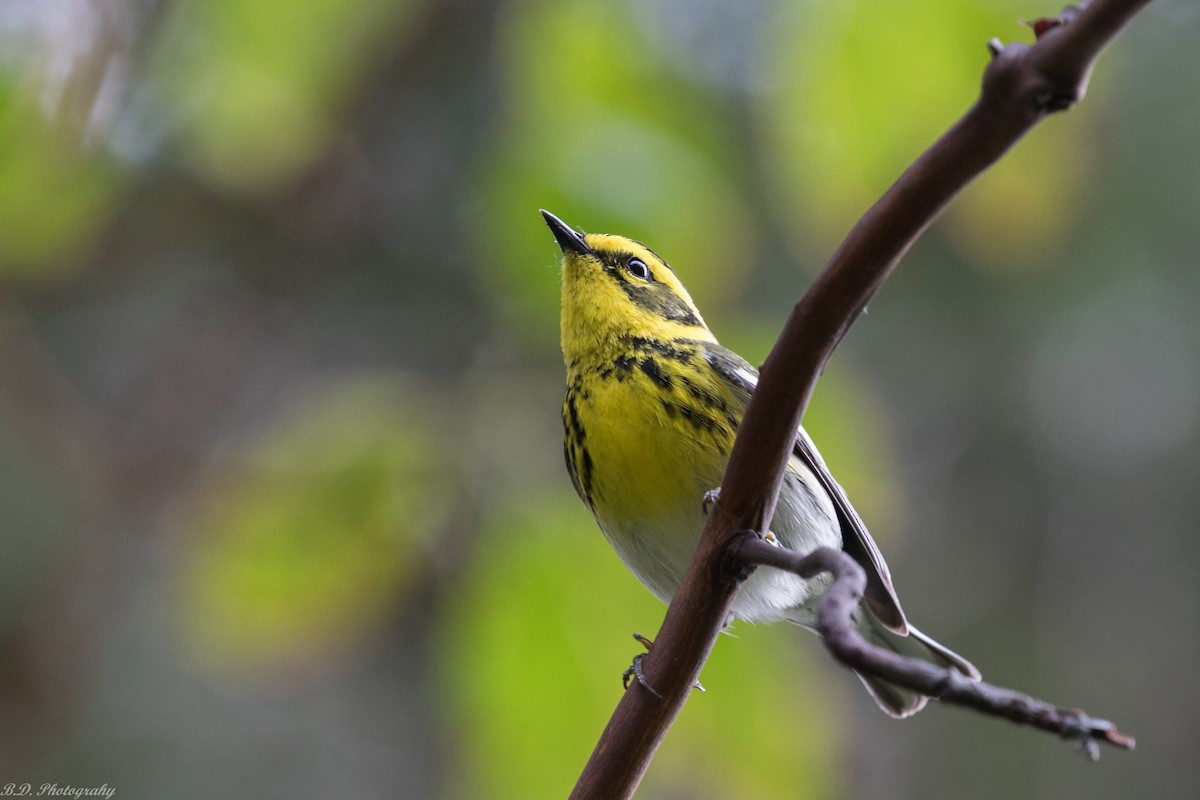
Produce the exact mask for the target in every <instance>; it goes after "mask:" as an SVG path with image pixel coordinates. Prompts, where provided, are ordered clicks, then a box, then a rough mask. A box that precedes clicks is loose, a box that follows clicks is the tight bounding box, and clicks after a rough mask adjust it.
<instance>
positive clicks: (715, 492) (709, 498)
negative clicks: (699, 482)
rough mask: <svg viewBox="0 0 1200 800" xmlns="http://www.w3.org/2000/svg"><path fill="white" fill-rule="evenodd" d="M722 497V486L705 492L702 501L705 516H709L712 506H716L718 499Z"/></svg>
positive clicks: (701, 506) (701, 505) (701, 507)
mask: <svg viewBox="0 0 1200 800" xmlns="http://www.w3.org/2000/svg"><path fill="white" fill-rule="evenodd" d="M720 499H721V487H720V486H718V487H717V488H715V489H709V490H708V491H707V492H705V493H704V500H703V501H701V503H700V509H701V510H702V511H703V512H704V515H705V516H708V512H709V511H712V507H713V506H715V505H716V504H717V501H718V500H720Z"/></svg>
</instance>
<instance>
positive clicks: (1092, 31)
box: [571, 0, 1149, 800]
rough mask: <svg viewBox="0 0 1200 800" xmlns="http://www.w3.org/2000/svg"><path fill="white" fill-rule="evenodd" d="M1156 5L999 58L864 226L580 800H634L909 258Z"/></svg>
mask: <svg viewBox="0 0 1200 800" xmlns="http://www.w3.org/2000/svg"><path fill="white" fill-rule="evenodd" d="M1148 2H1149V0H1093V2H1090V3H1087V4H1083V3H1081V4H1080V5H1079V6H1078V7H1071V8H1070V9H1068V10H1067V11H1065V12H1064V13H1063V16H1062V18H1061V21H1062V22H1063V23H1065V24H1052V25H1040V26H1039V27H1038V28H1037V29H1036V32H1037V34H1038V39H1037V42H1036V43H1035V44H1033V45H1024V44H1010V45H1001V44H1000V43H999V42H997V41H994V40H993V42H991V43H989V45H988V50H989V51H990V52H991V53H992V60H991V61H990V62H989V64H988V66H987V68H986V70H985V71H984V76H983V83H982V89H981V93H980V97H979V99H978V100H977V101H976V103H975V104H974V105H973V106H972V107H971V108H970V110H968V111H967V113H966V114H965V115H964V116H963V117H962V118H961V119H960V120H959V121H958V122H957V123H956V124H955V125H954V126H953V127H952V128H951V129H950V130H949V131H947V132H946V133H945V134H944V135H943V136H942V137H941V138H940V139H939V140H938V141H937V142H935V143H934V145H933V146H932V147H930V148H929V150H927V151H926V152H925V153H924V154H922V155H921V157H920V158H918V159H917V161H916V162H914V163H913V165H912V166H910V167H909V168H908V169H907V170H906V171H905V172H904V174H903V175H901V176H900V179H899V180H898V181H897V182H896V183H895V184H894V185H893V186H892V187H891V188H890V189H889V190H888V191H887V192H886V193H885V194H884V196H883V197H882V198H880V200H879V201H878V202H877V203H876V204H875V205H874V206H872V207H871V209H870V210H868V211H867V213H866V214H865V215H864V216H863V218H862V219H861V220H859V222H858V224H857V225H855V227H854V228H853V230H851V232H850V234H849V235H848V236H847V238H846V239H845V241H844V242H843V243H842V245H841V247H840V248H838V250H837V252H836V253H834V255H833V257H832V259H831V260H830V262H829V263H828V264H827V265H826V267H825V269H824V270H823V271H822V273H821V275H820V276H819V277H818V278H817V280H816V281H814V283H813V285H812V286H811V287H810V288H809V290H808V291H807V292H806V293H805V295H804V297H803V298H801V300H800V302H799V303H797V305H796V307H795V308H794V309H793V311H792V314H791V316H790V317H789V319H788V321H787V324H786V325H785V327H784V329H783V332H782V333H781V334H780V337H779V340H778V341H777V342H776V344H775V347H774V348H773V349H772V350H771V353H770V355H769V356H768V357H767V360H766V361H765V362H764V364H763V367H762V371H761V375H760V377H759V382H758V386H757V388H756V389H755V391H754V394H753V396H752V397H751V399H750V404H749V407H748V408H747V410H746V415H745V418H744V419H743V421H742V425H741V428H740V430H739V432H738V436H737V440H736V442H735V443H734V447H733V452H732V453H731V455H730V459H729V466H728V468H727V470H726V472H725V477H724V480H723V481H722V484H721V487H722V491H721V502H720V503H718V504H717V505H716V506H715V508H714V509H713V510H712V512H711V513H710V514H709V516H708V523H707V525H706V526H705V528H704V533H703V534H702V536H701V540H700V544H699V546H698V547H697V550H696V554H695V556H694V557H693V558H692V562H691V565H690V566H689V568H688V571H687V573H686V574H685V575H684V578H683V581H682V583H681V584H680V586H679V589H678V590H677V591H676V593H675V597H674V598H673V599H672V601H671V605H670V607H669V608H668V609H667V615H666V618H665V620H664V621H663V626H662V628H661V629H660V630H659V633H658V635H657V636H656V637H655V644H654V649H653V651H651V653H650V654H649V655H647V656H646V658H645V660H644V661H643V662H642V668H643V671H644V674H645V675H646V677H647V680H648V682H649V683H650V684H651V685H653V686H654V687H655V688H656V689H657V690H658V692H659V693H660V694H661V695H662V697H661V698H658V697H655V696H654V695H652V694H651V693H650V692H649V691H646V689H645V688H644V687H643V686H642V685H641V684H640V683H637V682H635V683H634V684H632V685H631V686H630V688H629V690H628V691H627V692H626V693H625V694H624V695H623V696H622V698H621V701H620V703H619V704H618V706H617V709H616V711H615V712H614V713H613V716H612V718H611V719H610V720H609V724H608V726H607V727H606V728H605V730H604V733H603V734H601V737H600V741H599V742H598V743H597V745H596V749H595V750H594V751H593V753H592V757H591V759H590V760H589V761H588V763H587V765H586V766H585V768H584V770H583V773H582V774H581V775H580V777H579V781H578V782H577V783H576V785H575V789H574V790H573V791H572V793H571V797H572V798H576V800H582V799H583V798H606V799H607V798H625V797H630V796H631V795H632V794H633V791H634V789H636V788H637V785H638V783H639V782H640V781H641V778H642V775H643V774H644V773H645V771H646V769H647V767H648V766H649V764H650V761H651V759H652V758H653V756H654V752H655V750H656V749H657V747H658V745H659V743H660V742H661V741H662V739H663V737H664V736H665V735H666V732H667V729H668V728H669V727H670V725H671V723H672V722H673V721H674V719H675V717H676V716H677V715H678V714H679V711H680V710H681V709H682V708H683V703H684V701H685V700H686V699H687V696H688V694H689V692H690V690H691V687H692V685H693V684H694V683H695V681H696V680H697V678H698V677H699V673H700V668H701V666H702V665H703V663H704V660H705V659H706V658H707V657H708V653H709V652H710V651H711V649H712V646H713V644H714V643H715V642H716V639H717V636H718V635H719V633H720V630H721V626H722V625H723V624H724V623H725V621H726V619H727V618H728V616H729V610H730V608H731V606H732V603H733V598H734V595H735V593H736V591H737V581H734V580H731V579H730V576H729V572H728V571H726V570H723V569H722V565H723V564H725V563H727V562H726V559H727V558H728V553H727V551H726V547H727V545H728V544H729V543H730V542H731V541H732V540H733V538H734V537H735V536H736V535H737V534H738V533H739V532H741V531H746V530H766V529H767V528H768V526H769V525H770V520H771V517H772V515H773V513H774V508H775V502H776V499H777V498H778V495H779V487H780V484H781V482H782V480H783V472H784V467H785V465H786V463H787V459H788V456H789V454H790V452H791V449H792V443H793V438H794V435H795V431H796V429H797V427H798V426H799V425H800V421H801V418H802V417H803V414H804V409H805V408H806V406H807V404H808V399H809V397H810V396H811V394H812V389H813V386H814V385H815V384H816V380H817V377H818V376H819V375H820V374H821V371H822V369H823V368H824V366H825V363H826V362H827V361H828V359H829V356H830V355H831V354H832V352H833V350H834V348H835V347H836V346H837V344H838V342H840V341H841V339H842V336H843V335H844V334H845V332H846V331H847V330H848V329H849V327H850V325H851V324H852V323H853V322H854V320H855V319H857V317H858V315H859V313H860V312H861V311H862V309H863V308H865V307H866V304H867V301H868V300H869V299H870V298H871V297H872V296H873V295H874V293H875V291H876V290H877V289H878V288H879V287H880V285H882V283H883V281H884V280H886V279H887V277H888V276H889V275H890V274H891V272H892V270H893V269H894V268H895V266H896V264H897V263H898V262H899V260H900V258H901V257H902V256H903V255H904V253H905V252H907V250H908V248H909V247H910V246H911V245H912V244H913V242H915V241H916V239H917V238H918V237H919V236H920V234H921V233H922V232H923V231H924V230H925V228H926V227H928V226H929V224H930V223H931V222H932V221H933V220H934V219H935V218H936V217H937V215H938V214H939V213H940V212H941V211H942V209H943V208H945V206H946V205H947V204H948V203H949V202H950V201H951V200H952V199H953V198H954V196H955V195H957V194H958V193H959V192H960V191H962V189H963V188H965V187H966V186H967V185H968V184H969V183H970V182H971V181H972V180H974V179H975V178H976V177H978V176H979V175H980V174H981V173H982V172H983V171H984V170H986V169H987V168H988V167H990V166H991V165H992V164H994V163H995V162H996V161H998V160H999V159H1000V157H1001V156H1003V155H1004V153H1005V152H1007V150H1008V149H1009V148H1010V147H1012V145H1013V144H1015V143H1016V142H1017V140H1019V139H1020V138H1021V137H1022V136H1024V135H1025V133H1026V132H1028V131H1029V130H1030V128H1032V127H1033V126H1034V125H1036V124H1037V123H1038V122H1040V121H1041V120H1042V119H1044V118H1045V117H1046V116H1047V115H1048V114H1050V113H1052V112H1054V111H1058V110H1062V109H1064V108H1067V107H1069V106H1070V105H1071V104H1073V103H1074V102H1076V101H1077V100H1078V99H1079V98H1081V97H1083V95H1084V92H1085V90H1086V86H1087V79H1088V76H1089V75H1090V73H1091V69H1092V63H1093V61H1094V59H1095V58H1096V56H1097V55H1098V54H1099V52H1100V51H1101V50H1102V49H1103V48H1104V47H1105V46H1106V45H1107V44H1108V43H1109V41H1111V40H1112V38H1113V37H1115V36H1116V35H1117V33H1119V32H1120V30H1121V29H1122V28H1123V27H1124V26H1125V24H1126V23H1128V21H1129V20H1130V19H1132V17H1133V16H1134V15H1135V14H1136V13H1137V12H1138V11H1139V10H1140V9H1141V8H1142V7H1143V6H1145V5H1146V4H1147V3H1148Z"/></svg>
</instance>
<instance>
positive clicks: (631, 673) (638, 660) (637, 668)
mask: <svg viewBox="0 0 1200 800" xmlns="http://www.w3.org/2000/svg"><path fill="white" fill-rule="evenodd" d="M633 638H634V639H636V640H637V641H638V642H639V643H640V644H641V645H642V647H644V648H646V653H648V652H650V648H652V647H653V646H654V642H652V641H650V640H649V639H647V638H646V637H645V636H642V635H641V634H640V633H635V634H634V635H633ZM646 653H638V654H637V655H636V656H634V657H633V663H632V664H630V665H629V668H628V669H626V670H625V671H624V672H623V673H621V685H622V686H623V687H625V688H626V689H628V688H629V682H630V680H637V682H638V683H640V684H641V685H642V688H643V689H645V690H646V691H648V692H649V693H650V694H652V695H654V696H655V697H657V698H659V699H662V695H661V694H659V693H658V690H656V689H655V688H654V687H653V686H651V685H650V681H648V680H646V673H644V672H643V671H642V659H644V658H645V657H646ZM692 688H693V689H699V690H700V691H702V692H703V691H705V689H704V687H703V686H701V685H700V681H696V682H695V683H693V684H692Z"/></svg>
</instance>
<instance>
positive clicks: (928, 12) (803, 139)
mask: <svg viewBox="0 0 1200 800" xmlns="http://www.w3.org/2000/svg"><path fill="white" fill-rule="evenodd" d="M781 8H782V9H783V14H782V19H781V20H780V24H779V26H778V29H777V37H776V40H775V45H774V48H773V52H772V54H771V59H772V61H773V64H774V66H773V68H772V69H771V74H773V75H777V76H779V81H780V84H779V88H778V91H777V93H775V94H774V95H772V96H771V97H770V100H769V102H765V103H763V104H762V109H761V110H762V113H761V115H760V121H761V123H762V126H763V131H764V134H765V136H764V143H765V144H766V145H767V146H768V147H769V148H770V153H771V159H772V165H773V166H774V167H775V168H776V169H775V170H774V171H773V172H772V173H771V175H769V176H768V177H769V178H771V179H773V187H772V188H773V190H774V191H775V192H776V193H778V195H779V196H780V198H781V200H780V207H781V208H783V209H786V211H785V213H784V216H785V219H786V220H787V221H788V222H787V224H786V225H784V226H783V227H784V229H785V230H795V231H796V232H797V234H799V235H803V236H805V237H815V238H816V239H817V241H819V242H820V243H821V247H822V248H823V249H832V248H833V247H834V246H836V244H837V243H838V242H839V241H840V240H841V238H842V237H843V236H845V234H846V233H847V232H848V231H849V229H850V226H851V225H852V224H853V223H854V221H855V220H856V219H857V218H858V217H859V216H860V215H861V214H862V213H863V212H865V211H866V210H867V208H868V207H869V206H870V205H871V203H873V202H874V201H875V200H876V199H877V198H878V197H879V196H880V195H881V194H882V193H883V191H884V190H885V189H887V187H888V186H889V185H891V183H892V182H893V181H895V179H896V178H897V177H899V175H900V173H901V172H902V171H903V169H904V168H905V167H907V166H908V165H909V164H910V163H911V162H912V160H913V159H914V158H916V156H917V155H918V154H920V152H921V151H922V150H924V149H925V148H926V147H928V146H929V145H930V144H932V143H933V142H934V140H935V139H936V138H937V137H938V136H939V135H941V133H942V132H943V131H945V130H946V128H947V127H949V125H950V124H951V123H952V122H953V121H954V120H955V119H956V118H957V117H958V116H960V115H961V114H962V113H963V112H965V111H966V110H967V108H968V107H969V106H970V104H971V103H973V102H974V100H975V98H976V97H977V96H978V92H979V82H980V78H981V76H982V74H983V69H984V67H985V66H986V63H987V58H988V56H987V52H986V50H985V48H984V43H985V42H986V41H987V40H988V39H989V38H991V37H993V36H999V37H1001V38H1002V39H1005V40H1020V39H1025V40H1028V39H1029V38H1031V37H1032V34H1031V33H1030V32H1029V31H1028V30H1027V29H1025V28H1022V27H1019V26H1018V25H1017V24H1016V18H1017V16H1018V15H1019V14H1021V13H1026V14H1027V13H1028V9H1027V8H1025V7H1023V6H1020V4H1016V3H1009V2H1002V3H996V2H987V3H983V2H963V0H934V2H930V3H925V4H923V5H922V6H921V8H920V10H919V11H918V10H915V9H914V8H913V7H912V5H911V4H910V3H905V2H900V0H884V1H883V2H876V3H871V4H867V5H861V4H846V3H797V4H788V5H784V6H782V7H781ZM1069 116H1070V117H1071V120H1072V121H1071V122H1070V123H1067V124H1062V123H1058V122H1056V123H1055V124H1051V125H1046V126H1043V127H1042V128H1039V130H1038V131H1037V132H1036V133H1035V135H1033V136H1032V137H1030V139H1029V141H1027V142H1024V143H1022V145H1021V146H1020V147H1019V148H1018V150H1017V151H1016V152H1015V153H1014V154H1013V155H1012V156H1010V157H1006V158H1005V159H1004V160H1003V161H1002V162H1001V163H1000V164H999V165H998V166H997V167H995V168H994V169H993V170H992V171H991V172H990V173H989V174H988V175H987V177H986V178H985V179H984V182H985V185H986V190H980V191H976V192H973V193H968V196H967V198H966V199H965V202H964V203H961V204H960V207H959V208H956V209H955V211H954V212H953V216H952V222H950V223H949V228H950V229H951V230H952V231H953V237H954V240H955V241H956V242H958V243H959V244H960V245H962V246H964V247H965V248H967V249H969V250H970V252H971V254H972V256H982V257H985V258H986V259H987V260H989V261H993V262H996V261H1000V260H1003V259H1004V258H1005V257H1006V256H1007V254H1008V253H1010V252H1011V253H1012V255H1011V258H1014V259H1015V258H1020V256H1021V255H1022V254H1027V253H1028V252H1030V250H1031V249H1033V248H1038V247H1042V246H1045V245H1046V244H1047V243H1048V241H1049V240H1052V239H1053V238H1054V237H1055V236H1057V235H1058V234H1059V232H1060V231H1062V230H1063V229H1064V228H1065V227H1067V226H1066V224H1065V223H1067V222H1069V220H1070V218H1071V216H1072V215H1073V213H1074V207H1073V204H1072V203H1071V202H1070V200H1071V198H1072V197H1074V196H1077V193H1078V189H1079V187H1078V184H1079V180H1080V179H1081V176H1082V174H1083V171H1084V167H1085V166H1086V164H1087V163H1088V159H1087V158H1086V155H1085V154H1086V152H1087V146H1086V144H1085V143H1084V142H1085V141H1086V140H1085V139H1084V137H1083V135H1082V133H1083V129H1082V127H1081V122H1082V120H1081V119H1080V112H1079V111H1072V112H1071V113H1070V115H1069ZM792 220H799V221H800V222H801V223H802V224H801V225H800V226H796V225H795V224H794V223H793V222H792Z"/></svg>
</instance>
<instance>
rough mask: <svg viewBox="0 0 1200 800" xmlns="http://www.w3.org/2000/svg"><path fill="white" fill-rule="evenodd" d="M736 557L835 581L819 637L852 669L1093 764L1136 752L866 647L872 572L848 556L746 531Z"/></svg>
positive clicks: (1001, 692)
mask: <svg viewBox="0 0 1200 800" xmlns="http://www.w3.org/2000/svg"><path fill="white" fill-rule="evenodd" d="M729 551H730V555H731V556H732V557H734V558H736V559H737V560H738V561H740V562H742V563H745V564H754V565H760V566H766V567H774V568H776V569H782V570H786V571H788V572H792V573H795V574H796V575H799V576H800V577H802V578H813V577H816V576H817V575H820V574H821V573H823V572H828V573H830V574H832V575H833V578H834V582H833V585H831V586H830V587H829V588H828V589H826V590H825V593H824V594H823V595H821V601H820V603H819V605H818V607H817V630H818V632H819V633H820V634H821V638H822V639H824V641H825V646H826V647H828V648H829V652H831V653H832V654H833V656H834V658H836V659H837V660H838V661H840V662H842V663H843V664H845V665H846V666H848V667H850V668H852V669H855V670H858V671H860V672H866V673H869V674H872V675H878V676H879V677H881V678H886V679H887V680H888V681H890V682H892V683H895V684H897V685H900V686H905V687H907V688H910V689H915V690H917V691H918V692H920V693H921V694H924V695H927V696H929V697H936V698H938V699H939V700H943V701H945V702H948V703H956V704H958V705H964V706H970V707H972V708H974V709H976V710H978V711H982V712H984V713H987V714H992V715H994V716H998V717H1007V718H1008V719H1010V720H1012V721H1013V722H1017V723H1020V724H1023V725H1032V726H1034V727H1035V728H1041V729H1042V730H1045V731H1050V732H1051V733H1057V734H1058V735H1059V736H1062V737H1063V738H1064V739H1071V740H1073V741H1074V742H1076V744H1077V745H1078V746H1079V748H1080V750H1082V751H1083V752H1084V753H1085V754H1086V755H1087V756H1088V758H1090V759H1091V760H1093V761H1094V760H1096V759H1097V758H1099V757H1100V750H1099V747H1098V746H1097V743H1098V742H1102V743H1104V744H1110V745H1113V746H1114V747H1120V748H1123V749H1126V750H1132V749H1133V747H1134V740H1133V738H1132V737H1130V736H1126V735H1125V734H1123V733H1121V732H1120V731H1118V730H1117V729H1116V727H1115V726H1114V725H1113V724H1112V723H1111V722H1108V721H1106V720H1100V719H1093V718H1092V717H1090V716H1088V715H1087V714H1085V713H1084V712H1082V711H1079V710H1076V709H1068V708H1060V707H1059V706H1055V705H1051V704H1050V703H1047V702H1044V701H1042V700H1037V699H1035V698H1032V697H1030V696H1029V695H1026V694H1021V693H1020V692H1016V691H1013V690H1012V689H1005V688H1003V687H999V686H993V685H991V684H989V683H984V682H983V681H973V680H971V679H969V678H967V677H966V676H964V675H963V674H962V673H960V672H958V671H956V670H952V669H944V668H942V667H938V666H935V665H934V664H931V663H929V662H928V661H920V660H917V659H913V658H906V657H904V656H901V655H899V654H897V653H893V652H891V651H889V650H884V649H883V648H880V647H876V646H874V645H872V644H870V643H869V642H867V641H866V640H865V639H864V638H863V637H862V636H861V635H860V634H859V632H858V630H857V629H856V628H855V626H854V623H853V621H852V620H851V617H850V615H851V612H853V611H854V608H855V606H857V605H858V602H859V600H861V599H862V594H863V589H864V588H865V587H866V584H867V576H866V572H864V571H863V568H862V567H861V566H860V565H859V564H858V562H857V561H855V560H854V559H853V558H851V557H850V556H849V555H847V554H846V553H845V552H843V551H841V550H831V549H829V548H827V547H822V548H819V549H817V550H814V551H813V552H811V553H808V554H807V555H805V554H801V553H797V552H796V551H794V550H788V549H786V548H783V547H779V546H777V545H773V544H768V543H767V542H766V541H765V540H763V539H762V538H761V537H759V536H758V534H756V533H754V532H746V533H743V534H742V535H740V536H739V537H737V538H735V539H734V540H733V542H732V543H730V546H729Z"/></svg>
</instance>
